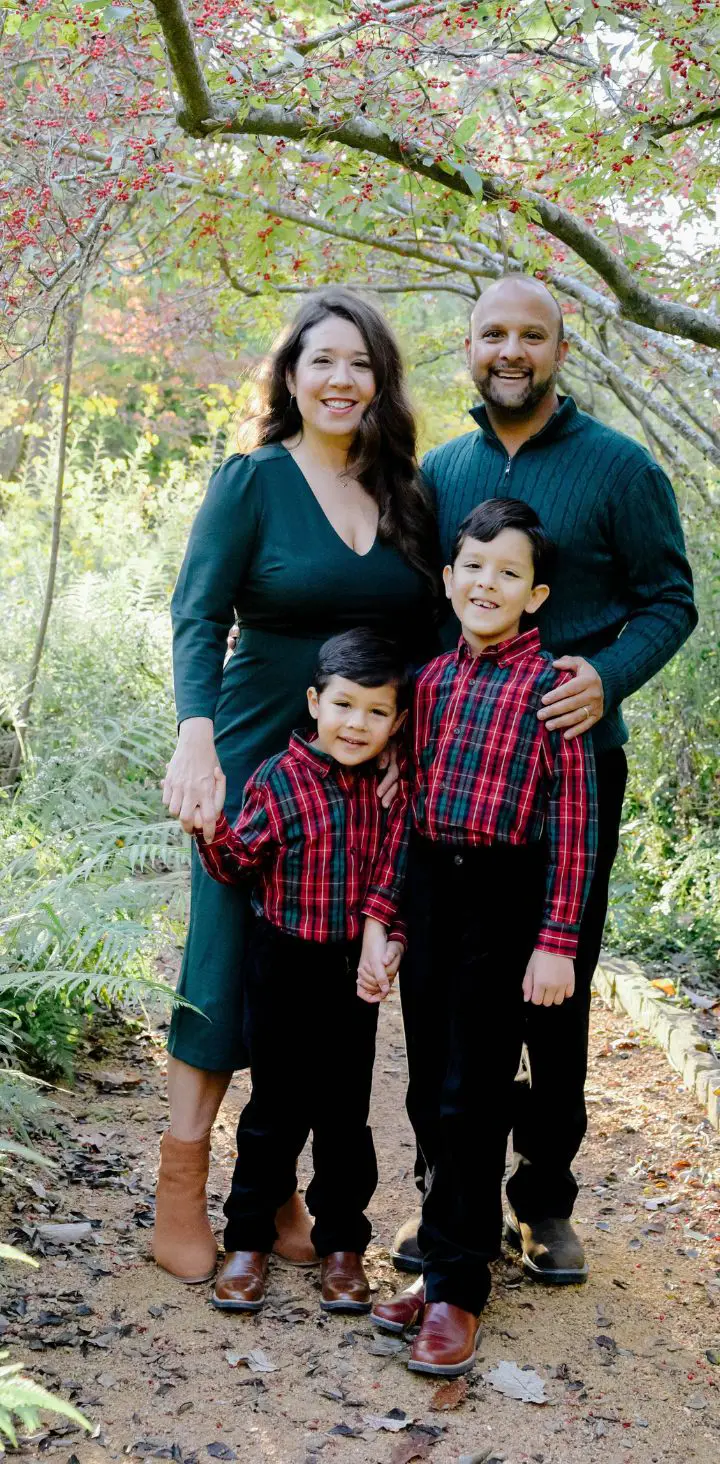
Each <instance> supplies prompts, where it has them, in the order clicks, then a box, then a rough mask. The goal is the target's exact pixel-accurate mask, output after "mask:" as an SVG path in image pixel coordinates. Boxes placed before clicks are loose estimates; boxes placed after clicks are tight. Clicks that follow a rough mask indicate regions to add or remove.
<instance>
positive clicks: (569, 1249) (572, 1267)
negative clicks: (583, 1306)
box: [503, 1211, 588, 1286]
mask: <svg viewBox="0 0 720 1464" xmlns="http://www.w3.org/2000/svg"><path fill="white" fill-rule="evenodd" d="M503 1233H504V1236H505V1240H506V1242H507V1244H508V1245H509V1246H511V1247H512V1249H513V1250H517V1251H522V1267H523V1271H525V1272H526V1274H527V1275H528V1276H531V1277H532V1280H533V1281H540V1282H542V1283H543V1285H545V1286H582V1284H583V1282H585V1281H587V1278H588V1267H587V1261H586V1260H585V1252H584V1250H583V1247H582V1241H581V1239H580V1236H579V1235H578V1234H577V1231H575V1230H573V1227H572V1225H571V1224H570V1221H569V1220H554V1219H552V1218H551V1219H548V1220H518V1218H517V1215H515V1214H513V1212H512V1211H510V1213H509V1214H508V1215H506V1216H505V1225H504V1231H503Z"/></svg>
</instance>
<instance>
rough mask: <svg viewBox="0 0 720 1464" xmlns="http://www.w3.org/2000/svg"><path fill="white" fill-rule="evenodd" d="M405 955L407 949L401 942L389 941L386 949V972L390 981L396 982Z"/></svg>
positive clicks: (384, 957)
mask: <svg viewBox="0 0 720 1464" xmlns="http://www.w3.org/2000/svg"><path fill="white" fill-rule="evenodd" d="M404 955H405V947H404V946H403V945H402V943H401V942H400V941H399V940H389V941H388V943H387V946H386V947H385V955H384V956H383V960H384V962H385V970H386V971H387V974H388V977H389V979H390V981H394V980H395V977H396V976H397V973H398V971H399V969H400V962H401V960H402V958H403V956H404Z"/></svg>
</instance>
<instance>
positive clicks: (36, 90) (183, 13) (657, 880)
mask: <svg viewBox="0 0 720 1464" xmlns="http://www.w3.org/2000/svg"><path fill="white" fill-rule="evenodd" d="M0 26H1V31H0V72H1V74H2V87H1V88H0V203H1V204H2V223H1V225H0V289H1V291H2V295H3V299H4V302H5V308H6V313H5V324H4V328H3V334H2V341H1V342H0V372H1V373H2V378H1V379H2V393H1V401H0V562H1V564H2V588H1V590H0V623H1V624H2V642H3V648H4V654H3V657H2V669H1V670H0V718H1V726H0V764H1V766H2V781H3V788H2V791H1V792H0V871H1V876H2V888H3V895H2V910H1V912H0V917H1V924H0V1008H2V1011H0V1129H1V1130H3V1131H4V1132H5V1133H11V1134H14V1135H15V1136H18V1135H19V1136H20V1137H22V1136H23V1135H24V1136H27V1134H28V1133H31V1132H32V1131H33V1130H35V1131H37V1128H38V1125H39V1126H40V1127H42V1125H43V1124H44V1123H47V1122H48V1121H49V1119H48V1108H47V1105H46V1104H44V1102H43V1096H42V1093H43V1090H42V1088H41V1087H40V1086H39V1085H38V1084H37V1082H35V1081H34V1080H35V1079H38V1078H40V1079H46V1080H54V1079H58V1078H60V1079H63V1080H64V1079H67V1078H68V1077H69V1076H70V1074H71V1071H72V1061H73V1051H74V1049H75V1047H76V1045H77V1043H78V1041H79V1040H80V1038H81V1036H82V1034H83V1032H84V1031H85V1030H86V1028H87V1024H88V1023H89V1022H92V1021H93V1020H95V1019H96V1018H97V1016H98V1013H99V1012H102V1011H103V1010H106V1009H107V1007H108V1006H109V1005H111V1004H112V1003H115V1002H117V1001H123V1002H124V1003H125V1004H126V1005H127V1006H128V1007H129V1009H130V1010H131V1011H135V1012H137V1011H139V1010H141V1007H142V1000H143V993H144V992H146V991H147V990H148V989H152V988H153V986H159V988H160V989H161V990H162V991H164V992H166V993H167V990H168V988H167V986H166V985H165V984H164V983H163V980H162V975H163V964H164V961H165V958H166V957H167V958H168V960H169V963H170V965H172V953H173V950H174V948H175V947H176V946H177V945H178V944H180V943H181V942H182V937H183V927H184V920H185V916H186V891H187V864H188V848H187V840H185V839H184V838H183V837H182V836H181V835H179V833H178V831H177V828H176V827H175V826H174V825H173V824H172V823H171V822H170V821H169V820H167V819H166V817H165V816H164V810H163V809H162V806H161V803H160V793H159V780H160V777H161V775H162V772H163V770H164V765H165V762H166V760H167V758H168V756H169V754H170V752H171V750H172V746H173V733H174V713H173V704H172V689H171V677H170V654H169V651H170V646H169V618H168V602H169V596H170V593H171V590H172V585H173V582H174V578H175V575H176V573H177V569H178V566H179V564H180V560H181V557H182V552H183V547H184V543H185V539H186V536H187V533H188V528H189V525H190V522H191V519H192V517H193V514H194V512H195V511H196V509H197V506H198V504H199V502H200V499H201V496H202V494H203V492H204V487H205V484H206V481H207V478H208V475H209V473H210V471H211V470H212V467H213V465H216V464H217V463H218V462H219V461H220V460H221V459H222V457H223V455H224V454H225V453H226V452H227V451H228V450H231V449H232V448H233V447H234V445H235V440H236V431H237V428H238V426H239V424H240V423H242V422H243V420H244V419H246V418H247V417H248V416H251V415H252V412H253V409H254V402H255V397H256V384H257V379H258V373H259V371H260V369H261V366H262V362H263V358H264V357H265V356H266V353H267V351H268V350H269V348H270V346H271V344H272V341H273V339H274V337H275V335H276V333H277V331H278V330H279V329H280V328H281V326H282V324H283V322H284V321H285V320H286V319H287V318H288V316H289V314H290V313H291V312H292V311H293V309H294V308H295V306H296V304H297V302H298V296H301V295H302V294H303V293H304V292H306V291H307V290H308V289H311V288H313V287H315V286H316V285H318V284H321V283H324V282H333V281H342V282H344V283H347V284H350V285H351V286H355V287H357V288H361V289H370V290H371V291H372V292H373V294H374V297H375V298H376V299H378V300H379V302H380V303H381V305H382V307H383V308H384V309H385V310H386V311H387V314H388V316H389V318H390V319H391V321H392V323H393V325H394V326H395V328H396V330H397V332H398V334H399V336H400V339H401V342H402V345H403V349H404V352H405V356H406V359H407V362H408V366H409V371H410V388H411V393H412V397H413V401H414V404H415V406H416V409H417V412H418V417H419V422H420V429H421V445H422V447H423V448H427V447H429V446H432V445H434V444H435V443H437V442H441V441H444V440H446V439H447V438H449V437H451V436H453V435H456V434H457V433H460V432H463V431H465V430H467V429H468V427H469V425H470V423H469V420H468V419H467V417H466V410H467V408H468V406H469V405H471V404H472V401H473V391H472V388H471V384H470V382H469V379H468V377H467V373H466V369H465V363H464V354H463V338H464V334H465V326H466V322H467V316H468V312H469V309H470V308H471V306H472V302H473V300H474V299H475V298H476V297H477V294H478V293H479V291H480V290H481V289H482V287H483V284H484V283H485V282H486V281H487V280H488V279H490V278H493V277H495V276H497V275H498V274H500V273H502V272H503V271H506V270H513V269H522V270H526V271H529V272H534V273H536V274H538V275H539V277H541V278H543V279H545V280H546V281H547V282H548V283H549V284H550V285H551V286H552V287H553V288H554V290H555V292H556V293H557V295H558V298H559V299H560V301H561V304H562V308H563V312H564V315H565V324H566V330H567V333H568V336H569V338H570V341H571V348H572V349H571V354H570V358H569V361H568V364H567V367H566V369H565V370H564V372H563V376H562V382H561V385H562V389H563V390H565V391H570V392H572V393H573V395H574V396H575V397H576V399H577V401H578V404H579V405H580V406H581V407H582V408H583V409H584V410H586V411H590V412H593V413H595V414H597V415H598V416H599V417H600V418H602V419H603V420H604V421H606V422H609V423H611V424H612V425H613V426H615V427H617V428H619V429H620V430H621V431H623V432H626V433H629V434H630V435H632V436H634V437H636V438H638V439H639V440H640V441H642V442H644V443H645V444H646V445H647V446H648V447H649V449H650V451H651V452H652V453H653V454H654V455H655V456H656V457H657V458H658V459H659V461H660V462H661V463H662V464H663V466H664V467H665V468H666V469H667V471H668V472H669V474H670V476H671V478H672V480H673V483H674V486H675V489H676V492H677V495H678V500H679V503H680V507H681V512H682V516H683V522H684V525H685V530H686V534H687V538H688V544H689V550H690V555H691V559H692V562H693V566H694V570H695V575H696V580H697V590H698V599H699V605H700V612H701V619H700V627H699V629H698V630H697V632H696V633H695V635H694V636H693V638H692V640H691V641H690V642H689V644H688V645H687V646H686V647H685V648H684V649H683V651H682V652H681V654H680V655H679V656H678V657H677V658H676V659H675V660H674V661H673V662H672V663H671V665H670V666H669V667H667V668H666V670H665V671H664V673H663V674H662V675H660V676H659V677H657V678H656V679H655V680H654V681H653V682H652V683H651V685H650V686H648V687H646V688H645V690H644V691H643V692H642V693H640V694H639V695H638V696H636V697H634V698H633V699H632V701H631V703H630V704H629V706H628V708H627V711H628V715H629V721H630V725H631V731H632V742H631V768H632V773H631V787H630V793H629V797H628V802H627V806H626V819H625V825H624V830H623V845H622V855H621V858H620V861H619V864H618V866H617V873H616V878H615V882H614V894H613V905H612V914H611V919H610V924H609V929H608V941H609V943H610V944H611V945H613V946H614V947H615V948H617V949H618V950H620V951H622V952H624V953H629V954H633V955H636V956H638V957H639V958H640V959H641V960H642V961H643V962H645V963H649V964H651V965H653V966H654V967H657V972H660V971H662V972H666V971H669V973H670V976H671V977H672V980H673V982H674V984H675V986H676V988H677V999H679V1000H684V1001H686V1002H691V1001H693V1000H696V1001H697V1000H699V999H700V1000H702V993H703V992H704V993H706V994H707V993H710V994H711V995H712V994H715V995H717V994H718V993H720V960H719V957H720V839H719V832H720V651H719V650H718V646H719V643H720V641H719V635H718V632H719V631H720V415H719V414H718V401H719V400H720V396H719V391H718V388H719V386H720V362H719V361H718V356H717V348H718V346H719V345H720V318H718V291H719V289H720V282H719V272H718V263H719V261H720V251H719V250H718V243H717V224H718V213H717V204H718V179H719V176H720V168H719V162H720V159H719V152H718V144H719V139H720V14H719V13H718V10H717V6H716V4H715V0H664V3H663V4H662V5H659V4H654V3H651V0H562V3H557V0H546V3H545V0H544V3H540V0H517V3H514V4H499V5H495V4H488V3H483V0H467V3H463V0H461V3H444V0H439V3H432V0H427V3H420V4H418V3H413V0H388V3H385V4H380V3H377V0H368V3H362V0H358V3H351V0H338V3H331V0H322V3H314V4H303V3H296V4H292V3H291V4H287V5H282V6H281V5H279V4H278V5H275V4H259V5H243V4H241V3H239V0H193V3H192V4H190V5H189V6H188V7H187V8H183V6H182V4H181V3H180V0H154V3H151V0H120V3H117V4H109V5H108V4H105V3H103V0H89V3H78V4H70V3H67V4H62V3H58V0H24V3H23V0H3V3H2V4H0ZM657 972H656V973H655V974H657ZM168 1000H169V997H168Z"/></svg>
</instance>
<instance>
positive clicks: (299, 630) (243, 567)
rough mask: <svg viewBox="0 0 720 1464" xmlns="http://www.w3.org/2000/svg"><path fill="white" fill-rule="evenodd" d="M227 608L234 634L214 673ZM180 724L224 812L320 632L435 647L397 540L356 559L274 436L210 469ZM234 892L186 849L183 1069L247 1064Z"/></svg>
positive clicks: (281, 725) (423, 598)
mask: <svg viewBox="0 0 720 1464" xmlns="http://www.w3.org/2000/svg"><path fill="white" fill-rule="evenodd" d="M236 614H237V616H238V618H239V620H240V621H241V623H242V634H241V637H240V641H239V643H238V648H237V651H236V652H235V655H233V656H232V657H231V658H230V660H229V661H228V662H227V665H226V666H225V667H224V669H223V660H224V656H225V651H226V637H227V633H228V630H229V628H230V626H231V625H232V623H233V619H234V618H235V615H236ZM172 620H173V662H174V672H175V698H176V703H177V716H178V722H182V721H184V719H185V718H186V717H211V718H212V719H213V720H214V723H215V746H216V749H217V753H218V757H219V760H220V763H221V765H222V768H223V771H224V773H225V774H226V777H227V801H226V812H227V815H228V817H229V818H230V819H232V818H234V817H235V816H236V815H237V813H238V811H239V808H240V804H241V802H242V793H243V788H244V785H245V783H246V781H247V779H248V778H249V776H250V774H251V773H252V772H254V770H255V768H256V767H257V766H258V764H259V763H261V762H262V760H263V758H266V757H270V756H272V754H273V753H276V752H280V751H281V750H282V749H283V748H284V747H285V746H286V745H287V742H288V738H289V736H290V733H291V732H292V730H293V728H295V727H297V726H302V725H304V724H305V723H306V722H307V702H306V697H305V692H306V689H307V687H308V686H309V685H311V683H312V674H313V670H314V667H315V659H316V655H317V650H318V647H319V646H320V645H321V644H322V642H323V641H324V640H326V639H327V638H328V636H331V635H335V634H337V633H338V632H339V631H342V630H350V629H352V628H353V627H354V626H357V625H370V626H373V627H374V628H376V629H378V630H382V631H384V632H385V633H387V634H388V635H392V636H393V637H394V638H395V639H398V640H400V641H402V643H403V644H404V646H405V648H406V651H407V655H408V658H409V659H410V660H411V661H413V662H414V663H415V664H420V663H422V662H423V661H424V660H427V659H428V657H429V656H430V655H432V654H433V653H434V651H435V649H436V647H435V644H434V637H433V630H432V605H431V596H430V594H429V591H428V589H427V588H426V586H425V582H424V581H423V578H422V576H420V575H419V574H417V573H416V571H415V570H413V569H412V568H411V567H410V565H409V564H407V562H406V561H405V560H404V559H403V558H402V556H401V555H400V554H399V553H398V552H397V550H396V549H394V548H392V547H391V546H390V545H388V544H384V543H381V542H380V541H379V539H376V540H375V542H374V544H373V546H372V548H371V549H370V550H369V551H368V553H367V554H364V555H360V554H356V553H355V552H354V551H353V550H352V549H350V548H349V547H348V545H347V544H346V543H345V542H344V540H343V539H341V538H340V536H339V534H337V533H336V532H335V530H334V529H333V527H332V525H331V523H330V520H329V519H328V517H327V515H326V514H325V513H324V512H323V510H322V508H321V507H320V504H319V503H318V501H317V499H316V497H315V495H314V493H313V492H312V489H311V488H310V485H309V483H308V482H307V480H306V478H305V477H304V475H303V473H302V472H301V471H300V469H299V468H298V466H297V464H296V463H295V461H294V459H293V458H292V457H291V456H290V454H289V453H288V452H287V451H286V449H285V448H284V447H281V446H280V445H279V444H277V445H273V446H271V447H261V448H258V449H257V450H256V451H255V452H252V453H250V454H249V455H248V456H241V455H237V456H235V457H231V458H228V460H227V462H226V463H223V465H222V467H221V468H220V469H219V471H218V472H217V473H216V474H215V476H214V477H213V478H212V480H211V483H210V487H209V488H208V491H207V495H206V498H205V500H204V502H203V505H202V507H201V509H200V511H199V513H198V515H197V518H196V520H195V523H194V525H193V529H192V532H191V535H190V541H189V544H188V548H187V553H186V555H185V559H184V561H183V566H182V569H181V571H180V577H179V579H178V582H177V586H176V588H175V593H174V595H173V600H172ZM251 918H252V917H251V915H250V907H249V898H248V894H247V891H246V890H245V889H233V888H230V887H228V886H226V885H220V884H216V883H215V881H214V880H212V879H211V878H210V877H209V875H207V874H206V873H205V871H204V870H203V868H202V866H201V864H200V861H199V859H198V857H197V854H196V852H195V849H194V848H193V857H192V888H191V909H190V926H189V930H188V937H187V942H186V945H185V954H184V958H183V964H182V971H181V973H180V983H179V986H178V990H179V991H180V992H181V993H182V995H183V996H185V997H186V998H187V1000H188V1001H190V1002H192V1003H193V1005H194V1006H196V1007H198V1008H199V1009H200V1011H201V1012H203V1013H204V1014H205V1015H204V1016H198V1015H196V1014H195V1013H194V1012H191V1011H188V1009H187V1008H183V1007H176V1008H175V1011H174V1013H173V1018H172V1024H171V1029H170V1041H169V1050H170V1052H171V1053H172V1054H173V1056H175V1057H177V1058H180V1059H181V1060H182V1061H183V1062H187V1063H190V1064H191V1066H192V1067H197V1068H203V1069H205V1070H206V1071H227V1070H229V1069H230V1068H237V1067H244V1066H246V1065H247V1055H246V1051H245V1045H244V1042H243V1033H242V961H243V948H244V945H245V940H246V933H247V929H248V922H249V920H250V919H251Z"/></svg>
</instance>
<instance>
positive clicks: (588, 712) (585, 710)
mask: <svg viewBox="0 0 720 1464" xmlns="http://www.w3.org/2000/svg"><path fill="white" fill-rule="evenodd" d="M583 711H584V713H585V716H586V718H587V719H588V720H589V719H590V715H591V714H590V711H589V709H588V708H587V707H583Z"/></svg>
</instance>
